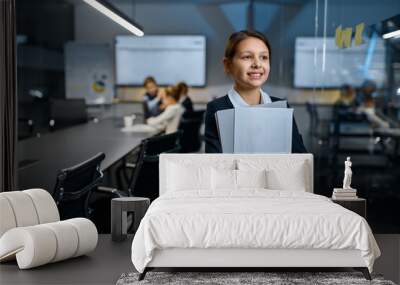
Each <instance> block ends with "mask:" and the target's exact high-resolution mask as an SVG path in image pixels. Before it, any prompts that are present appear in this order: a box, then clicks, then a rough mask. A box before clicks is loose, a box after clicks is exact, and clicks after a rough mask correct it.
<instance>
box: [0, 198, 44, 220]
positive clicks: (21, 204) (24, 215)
mask: <svg viewBox="0 0 400 285" xmlns="http://www.w3.org/2000/svg"><path fill="white" fill-rule="evenodd" d="M1 196H3V197H4V198H6V199H7V200H8V202H9V203H10V205H11V208H12V210H13V213H14V216H15V221H16V224H17V227H26V226H33V225H37V224H38V223H39V218H38V215H37V212H36V209H35V205H34V204H33V201H32V199H31V197H30V196H29V195H27V194H25V193H24V192H23V191H13V192H3V193H1Z"/></svg>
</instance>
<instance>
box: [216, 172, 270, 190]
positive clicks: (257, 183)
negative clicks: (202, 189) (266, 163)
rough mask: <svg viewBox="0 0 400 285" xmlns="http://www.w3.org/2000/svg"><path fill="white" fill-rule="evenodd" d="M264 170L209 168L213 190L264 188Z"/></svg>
mask: <svg viewBox="0 0 400 285" xmlns="http://www.w3.org/2000/svg"><path fill="white" fill-rule="evenodd" d="M266 186H267V180H266V171H265V169H263V170H230V169H215V168H213V169H212V170H211V188H212V189H213V190H231V191H233V190H238V189H241V188H266Z"/></svg>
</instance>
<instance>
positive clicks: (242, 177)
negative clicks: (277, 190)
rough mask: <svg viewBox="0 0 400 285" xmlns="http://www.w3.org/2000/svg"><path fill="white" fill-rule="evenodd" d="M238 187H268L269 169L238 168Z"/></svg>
mask: <svg viewBox="0 0 400 285" xmlns="http://www.w3.org/2000/svg"><path fill="white" fill-rule="evenodd" d="M236 182H237V187H238V188H267V171H266V170H265V169H262V170H240V169H239V170H236Z"/></svg>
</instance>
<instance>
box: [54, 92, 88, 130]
mask: <svg viewBox="0 0 400 285" xmlns="http://www.w3.org/2000/svg"><path fill="white" fill-rule="evenodd" d="M87 121H88V114H87V110H86V103H85V99H66V100H65V99H55V100H51V101H50V118H49V128H50V131H54V130H57V129H62V128H66V127H70V126H73V125H78V124H83V123H86V122H87Z"/></svg>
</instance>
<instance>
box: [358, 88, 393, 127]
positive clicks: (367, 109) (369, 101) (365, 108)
mask: <svg viewBox="0 0 400 285" xmlns="http://www.w3.org/2000/svg"><path fill="white" fill-rule="evenodd" d="M357 111H358V112H359V113H363V114H365V116H366V117H367V119H368V121H369V122H370V123H371V124H372V127H373V128H389V127H390V124H389V123H388V122H387V121H386V120H384V119H383V118H381V117H380V116H379V115H378V114H376V110H375V100H374V98H373V97H372V95H364V101H363V103H362V105H361V106H360V107H358V109H357Z"/></svg>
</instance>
